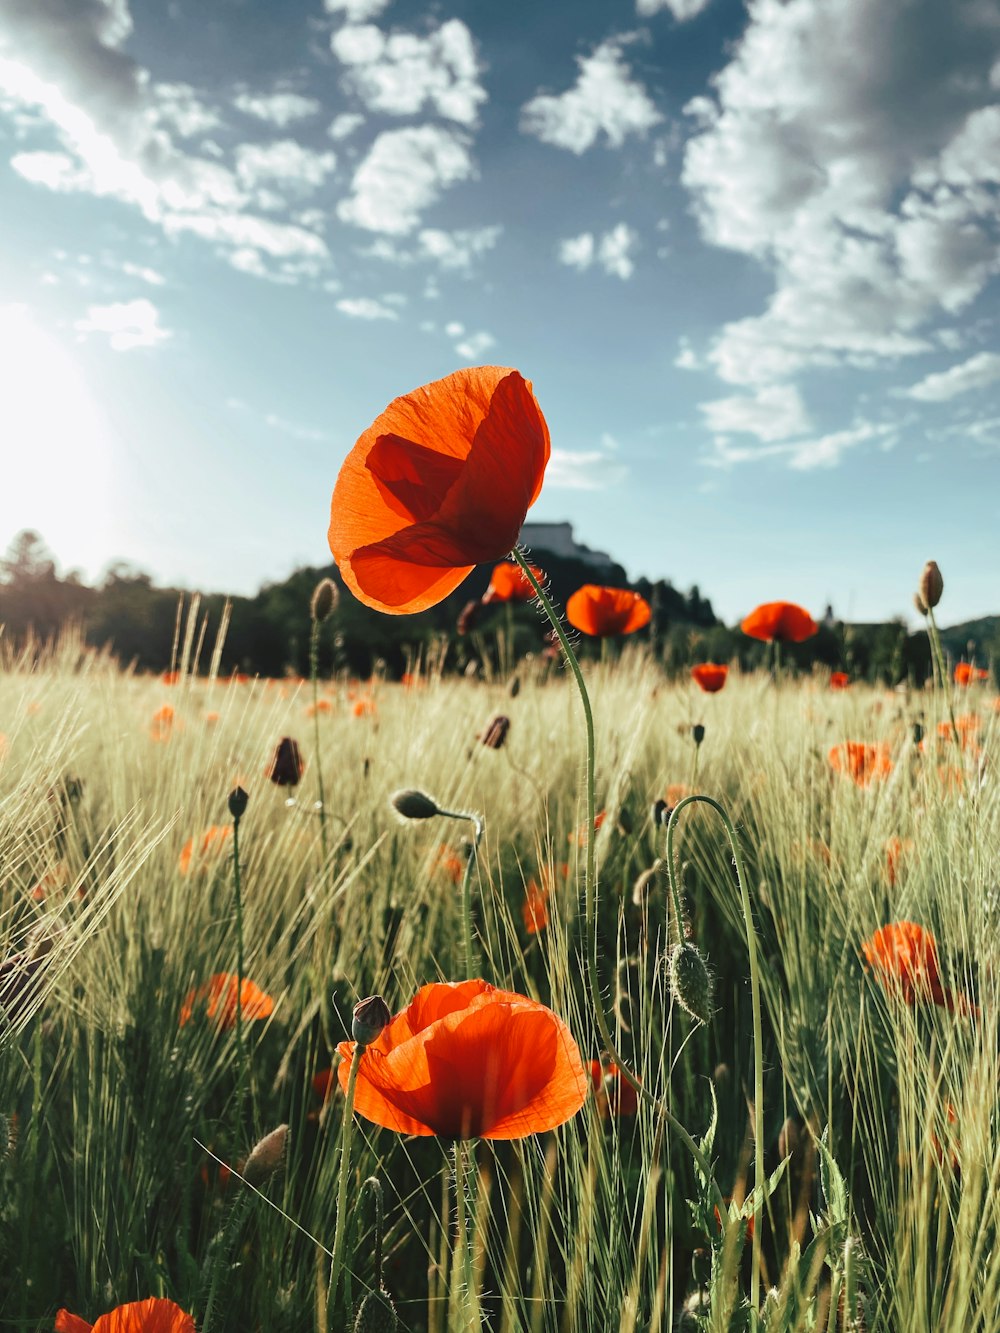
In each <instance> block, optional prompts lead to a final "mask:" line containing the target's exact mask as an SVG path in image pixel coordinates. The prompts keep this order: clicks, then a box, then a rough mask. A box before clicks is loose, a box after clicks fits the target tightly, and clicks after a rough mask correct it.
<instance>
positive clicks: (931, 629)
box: [927, 606, 962, 751]
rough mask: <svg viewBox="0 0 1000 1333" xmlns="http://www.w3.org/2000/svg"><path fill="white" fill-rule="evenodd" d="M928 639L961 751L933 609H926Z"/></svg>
mask: <svg viewBox="0 0 1000 1333" xmlns="http://www.w3.org/2000/svg"><path fill="white" fill-rule="evenodd" d="M927 624H928V638H929V639H930V641H931V650H932V652H933V653H934V654H935V656H936V658H937V663H938V670H939V672H940V673H941V688H942V690H944V697H945V702H946V703H947V705H948V717H949V719H950V721H951V734H952V736H953V737H954V738H955V744H956V745H957V746H958V748H959V750H960V751H961V749H962V741H961V738H960V736H959V734H958V725H957V723H956V722H955V707H954V704H953V703H952V697H951V690H950V689H949V688H948V665H947V663H946V662H945V657H944V648H943V647H942V646H941V635H940V633H939V631H938V627H937V621H936V620H935V619H934V608H933V607H932V606H928V608H927Z"/></svg>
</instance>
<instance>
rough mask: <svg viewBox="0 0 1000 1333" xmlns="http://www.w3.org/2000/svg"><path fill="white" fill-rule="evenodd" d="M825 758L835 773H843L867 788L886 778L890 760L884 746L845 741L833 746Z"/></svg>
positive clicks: (890, 765)
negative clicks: (877, 779) (872, 783)
mask: <svg viewBox="0 0 1000 1333" xmlns="http://www.w3.org/2000/svg"><path fill="white" fill-rule="evenodd" d="M827 758H828V759H829V761H830V767H831V768H832V769H833V770H834V772H835V773H843V774H845V775H846V776H847V777H849V778H853V780H854V781H855V782H856V783H857V784H858V786H859V787H867V786H868V785H869V783H871V782H874V781H875V779H876V778H885V777H888V776H889V774H890V773H891V772H892V760H891V759H890V758H889V748H888V746H886V745H865V744H864V743H863V742H862V741H846V742H845V743H844V744H843V745H835V746H833V748H832V749H831V750H830V752H829V754H828V755H827Z"/></svg>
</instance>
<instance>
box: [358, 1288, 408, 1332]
mask: <svg viewBox="0 0 1000 1333" xmlns="http://www.w3.org/2000/svg"><path fill="white" fill-rule="evenodd" d="M397 1328H399V1320H398V1318H397V1317H396V1307H395V1306H394V1305H393V1303H392V1301H391V1300H390V1299H389V1293H388V1292H387V1291H386V1289H385V1288H384V1287H380V1288H379V1289H378V1291H370V1292H369V1293H368V1295H367V1296H366V1297H365V1298H364V1300H363V1301H362V1302H361V1304H360V1305H359V1306H358V1312H357V1314H356V1315H355V1318H354V1333H396V1329H397Z"/></svg>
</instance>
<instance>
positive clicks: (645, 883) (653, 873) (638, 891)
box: [632, 857, 666, 907]
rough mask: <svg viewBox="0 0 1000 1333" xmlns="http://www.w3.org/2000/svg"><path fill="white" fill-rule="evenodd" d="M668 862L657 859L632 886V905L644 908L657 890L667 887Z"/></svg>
mask: <svg viewBox="0 0 1000 1333" xmlns="http://www.w3.org/2000/svg"><path fill="white" fill-rule="evenodd" d="M665 870H666V862H665V861H663V860H661V859H660V857H657V858H656V860H655V861H654V862H653V864H652V865H651V866H650V867H649V869H648V870H644V871H643V872H642V874H641V875H640V876H639V878H638V879H637V880H636V881H635V883H634V884H633V885H632V905H633V906H634V907H643V906H644V905H645V903H646V899H647V898H648V897H649V895H650V894H651V893H653V892H654V891H655V890H656V889H659V888H664V887H666V876H665V874H664V871H665Z"/></svg>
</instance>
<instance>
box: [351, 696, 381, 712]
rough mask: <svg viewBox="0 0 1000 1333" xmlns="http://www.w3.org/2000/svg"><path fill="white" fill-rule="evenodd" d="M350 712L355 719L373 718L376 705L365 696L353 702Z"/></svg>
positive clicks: (376, 710)
mask: <svg viewBox="0 0 1000 1333" xmlns="http://www.w3.org/2000/svg"><path fill="white" fill-rule="evenodd" d="M351 712H352V713H353V714H354V716H355V717H374V716H375V714H376V713H377V712H378V705H377V704H376V702H375V700H374V699H371V698H369V697H368V696H367V695H365V696H364V698H361V699H355V700H354V703H353V704H352V705H351Z"/></svg>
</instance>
